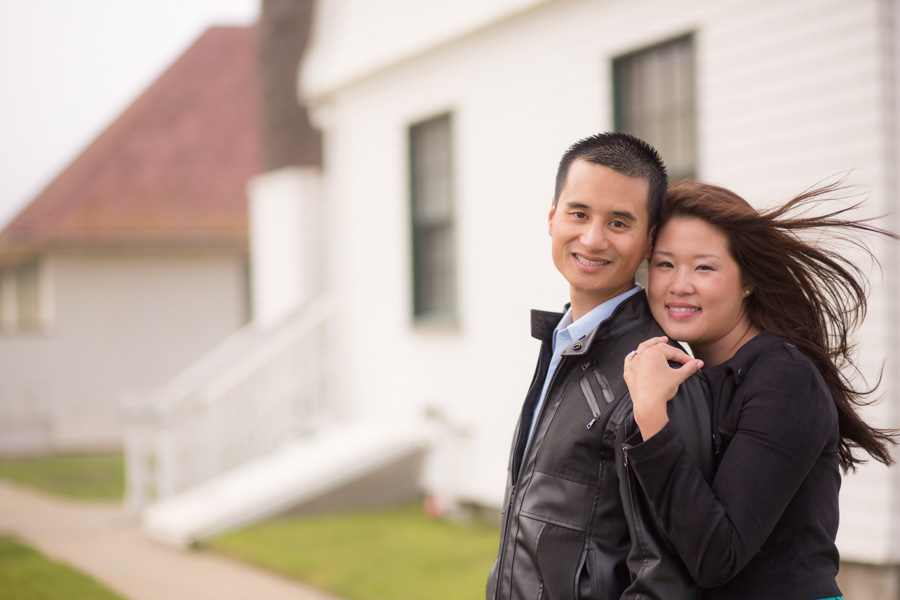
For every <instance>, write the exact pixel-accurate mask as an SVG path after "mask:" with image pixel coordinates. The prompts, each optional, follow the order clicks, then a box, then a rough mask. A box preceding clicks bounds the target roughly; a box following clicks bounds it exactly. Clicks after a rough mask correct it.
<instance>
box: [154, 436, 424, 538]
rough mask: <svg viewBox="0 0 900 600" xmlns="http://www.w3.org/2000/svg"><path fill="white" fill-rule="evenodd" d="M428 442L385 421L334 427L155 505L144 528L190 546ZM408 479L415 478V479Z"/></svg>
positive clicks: (412, 452) (418, 450)
mask: <svg viewBox="0 0 900 600" xmlns="http://www.w3.org/2000/svg"><path fill="white" fill-rule="evenodd" d="M426 441H427V440H426V439H425V435H424V434H423V433H422V429H419V428H414V427H401V426H397V425H392V424H390V423H386V422H385V423H345V424H342V425H340V426H332V427H329V428H327V429H324V430H322V431H319V432H317V433H315V434H311V435H309V436H306V437H304V438H302V439H297V440H294V441H292V442H290V443H288V444H286V445H285V446H284V447H283V448H281V449H280V450H278V451H276V452H274V453H272V454H270V455H267V456H266V457H264V458H262V459H259V460H256V461H254V462H251V463H248V464H246V465H244V466H242V467H239V468H237V469H235V470H233V471H230V472H228V473H226V474H224V475H222V476H220V477H217V478H215V479H213V480H211V481H209V482H206V483H201V484H198V485H196V486H194V487H192V488H190V489H188V490H185V491H184V492H182V493H180V494H177V495H175V496H173V497H171V498H168V499H166V500H163V501H161V502H159V503H157V504H154V505H152V506H150V507H149V508H148V509H146V510H145V511H144V513H143V515H142V522H143V524H144V527H145V529H146V531H147V532H148V533H149V534H150V535H151V536H152V537H154V538H156V539H158V540H161V541H164V542H167V543H170V544H174V545H177V546H182V547H185V546H189V545H191V544H192V543H194V542H196V541H198V540H201V539H203V538H206V537H209V536H211V535H214V534H217V533H220V532H222V531H225V530H228V529H232V528H235V527H240V526H243V525H246V524H249V523H252V522H255V521H258V520H260V519H264V518H267V517H271V516H274V515H277V514H279V513H282V512H284V511H286V510H288V509H290V508H292V507H295V506H298V505H302V504H304V503H307V502H309V501H312V500H315V499H317V498H321V497H322V496H324V495H326V494H328V493H329V492H332V491H334V490H336V489H338V488H341V487H342V486H345V485H347V484H348V483H351V482H353V481H355V480H358V479H360V478H361V477H363V476H365V475H366V474H368V473H371V472H373V471H377V470H379V469H382V468H385V467H388V466H390V465H391V464H394V463H397V462H398V461H401V460H403V459H406V458H409V457H411V456H415V455H418V454H421V453H422V451H423V450H424V448H425V446H426ZM408 475H409V478H410V479H412V480H416V479H417V478H418V473H408Z"/></svg>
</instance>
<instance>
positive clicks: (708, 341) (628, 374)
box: [625, 182, 896, 600]
mask: <svg viewBox="0 0 900 600" xmlns="http://www.w3.org/2000/svg"><path fill="white" fill-rule="evenodd" d="M839 189H840V188H839V187H838V186H837V185H832V186H828V187H825V188H822V189H819V190H814V191H811V192H807V193H805V194H803V195H801V196H799V197H797V198H795V199H793V200H792V201H791V202H789V203H787V204H786V205H784V206H782V207H780V208H777V209H774V210H771V211H768V212H764V213H759V212H757V211H756V210H755V209H754V208H753V207H752V206H750V205H749V204H748V203H747V202H746V201H744V200H743V199H742V198H740V197H739V196H737V195H736V194H734V193H732V192H730V191H728V190H725V189H723V188H720V187H716V186H713V185H708V184H703V183H699V182H683V183H680V184H677V185H675V186H673V188H672V189H670V190H669V193H668V195H667V197H666V200H665V202H664V205H663V214H662V218H661V220H660V222H659V229H658V236H657V239H656V242H655V246H654V249H653V254H652V257H651V259H650V275H649V286H648V295H649V299H650V306H651V309H652V311H653V315H654V317H655V318H656V319H657V321H658V322H659V323H660V325H661V326H662V328H663V330H664V331H665V332H666V333H667V334H668V335H669V336H670V337H672V338H673V339H677V340H679V341H684V342H687V343H688V344H690V346H691V348H692V350H693V352H694V355H695V357H696V358H691V357H690V356H688V355H686V354H684V353H682V352H680V351H679V350H677V349H674V348H672V347H670V346H668V345H666V344H665V341H666V338H655V339H651V340H647V341H646V342H644V343H643V344H641V345H640V346H639V347H638V349H637V351H636V352H633V353H631V355H629V357H628V358H626V360H625V380H626V382H627V384H628V388H629V391H630V392H631V397H632V401H633V404H634V417H635V421H636V422H637V424H638V427H639V428H640V433H639V434H638V435H636V436H634V437H633V438H632V439H630V440H628V443H627V444H626V446H625V449H626V452H627V454H626V456H627V462H628V467H629V468H631V469H633V470H634V473H635V475H636V476H637V478H638V480H639V481H640V484H641V485H642V486H643V487H644V488H645V490H646V492H647V494H648V496H649V498H650V501H651V503H652V504H653V508H654V511H655V512H656V514H657V515H658V517H659V519H660V522H661V524H662V526H663V528H664V529H665V530H666V532H667V534H668V535H669V537H670V539H671V541H672V543H673V544H674V545H675V547H676V549H677V550H678V552H679V554H680V556H681V557H682V559H683V560H684V562H685V564H686V565H687V567H688V569H689V570H690V571H691V574H692V575H693V577H694V579H695V580H696V581H697V582H698V583H699V584H700V585H701V587H703V588H707V589H705V590H704V592H703V598H716V599H719V598H728V599H731V598H754V599H755V598H765V599H766V600H773V599H781V598H784V599H790V600H818V599H823V598H836V597H838V596H840V593H841V592H840V590H839V589H838V586H837V584H836V583H835V575H836V574H837V571H838V562H839V557H838V552H837V548H836V547H835V544H834V539H835V534H836V533H837V527H838V491H839V488H840V482H841V473H840V470H841V468H843V469H844V470H845V471H846V470H848V469H852V468H854V466H855V465H856V464H858V463H859V462H861V459H860V458H859V457H857V456H854V455H853V454H852V452H851V450H852V449H853V448H861V449H862V450H864V451H865V452H866V453H868V454H869V455H870V456H872V457H874V458H875V459H876V460H878V461H880V462H882V463H884V464H891V462H892V460H891V457H890V453H889V450H890V445H891V444H893V443H894V439H893V437H894V433H893V432H890V431H884V430H878V429H875V428H873V427H871V426H869V425H867V424H866V423H865V422H864V421H863V420H862V419H861V418H860V417H859V415H858V414H857V412H856V408H857V406H858V405H860V404H862V403H863V399H864V397H865V396H866V395H867V394H869V393H871V390H860V389H859V388H858V387H857V386H856V384H855V383H854V382H853V381H851V380H850V379H849V378H848V377H847V376H846V375H845V373H844V370H846V369H847V368H849V369H851V370H852V369H853V362H852V360H851V359H852V352H851V350H852V348H851V343H850V342H849V340H848V335H849V334H850V333H851V332H852V331H853V329H854V328H855V327H856V326H857V325H858V324H859V323H860V322H861V321H862V319H863V317H864V316H865V310H866V290H867V281H866V278H865V275H864V274H863V272H862V271H861V270H860V269H859V268H857V267H856V266H854V265H853V263H852V262H851V261H850V260H849V259H848V258H846V257H845V256H844V255H842V254H840V253H839V249H838V248H837V247H834V246H828V247H826V245H825V244H821V240H822V239H824V238H823V236H824V235H825V234H827V233H833V234H836V235H835V236H832V238H837V239H838V240H843V241H845V242H849V243H852V244H854V245H856V246H857V247H858V248H861V249H862V250H864V251H865V252H866V253H867V254H866V255H867V256H869V257H871V253H869V252H868V250H867V249H866V248H865V247H864V246H862V245H861V244H860V243H858V242H855V241H853V238H852V237H851V235H853V234H859V233H866V232H875V233H879V234H883V235H888V236H891V237H896V236H893V235H892V234H890V233H887V232H885V231H883V230H880V229H878V228H876V227H873V226H871V225H869V224H867V222H866V221H864V220H862V221H860V220H857V221H853V220H847V219H845V218H843V216H844V213H845V212H846V210H849V209H843V210H836V211H834V212H832V213H831V214H827V215H824V216H820V217H817V216H812V215H810V213H809V212H808V209H809V208H811V207H812V206H813V205H816V204H819V205H821V202H822V201H823V199H824V195H825V194H828V193H831V192H835V191H837V190H839ZM851 208H853V207H851ZM804 232H809V233H812V234H814V235H816V236H817V239H818V240H819V242H817V243H816V244H812V243H808V242H805V241H803V239H801V237H799V235H798V234H801V233H804ZM670 360H671V361H677V362H680V363H682V366H681V368H671V367H670V366H669V363H668V362H667V361H670ZM701 366H702V367H703V373H702V376H703V377H704V378H705V379H706V380H707V381H708V383H709V386H710V392H711V394H712V397H713V407H714V408H713V412H714V415H713V418H714V423H715V428H714V431H715V432H716V433H715V449H716V458H717V462H718V465H717V470H716V475H715V478H714V480H713V483H712V485H711V486H709V485H707V484H706V483H705V482H704V480H703V478H702V477H701V476H700V474H699V473H698V472H697V471H696V469H694V467H693V466H692V465H691V463H690V460H689V459H688V458H687V456H686V455H685V452H684V450H683V447H684V444H683V442H682V441H681V440H680V438H678V436H677V434H675V433H673V432H672V431H671V430H670V428H668V427H667V426H666V425H667V422H668V418H667V416H666V402H667V401H668V400H669V399H670V398H672V396H673V395H674V393H675V390H676V389H677V388H678V385H679V384H680V383H681V382H682V381H684V380H685V379H686V378H687V377H688V376H690V374H692V373H694V372H696V371H697V370H698V369H699V368H700V367H701Z"/></svg>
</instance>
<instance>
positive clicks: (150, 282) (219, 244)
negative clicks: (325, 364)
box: [0, 27, 261, 453]
mask: <svg viewBox="0 0 900 600" xmlns="http://www.w3.org/2000/svg"><path fill="white" fill-rule="evenodd" d="M253 40H254V32H253V30H252V29H251V28H244V27H229V28H213V29H210V30H208V31H207V32H206V33H205V34H203V35H202V36H201V37H200V38H199V39H198V40H197V41H196V43H195V44H193V45H192V46H191V47H190V48H189V49H188V50H187V51H186V52H185V53H184V55H183V56H181V58H179V59H178V60H177V61H176V62H175V63H174V64H173V65H172V66H171V67H170V68H169V69H168V70H167V71H166V72H165V73H163V74H162V75H161V76H160V77H159V79H158V80H157V81H156V82H155V83H154V84H152V85H151V86H150V87H149V88H148V89H147V90H146V91H145V92H144V93H143V94H142V95H141V96H140V97H139V98H138V99H137V100H135V102H134V103H133V104H132V105H131V106H130V107H129V108H128V109H127V110H125V111H124V112H123V113H122V114H121V115H120V116H119V117H118V118H117V119H116V120H115V121H114V122H113V123H112V124H111V125H110V126H109V128H108V129H107V130H106V131H104V132H103V133H102V134H101V135H100V136H99V137H97V139H96V140H94V141H93V142H92V143H91V144H90V145H89V146H88V147H87V148H86V149H85V150H84V151H83V152H82V153H81V154H80V155H79V156H78V157H76V158H75V160H73V161H72V163H71V164H70V165H69V166H68V167H66V168H65V169H64V170H63V171H62V172H61V173H60V174H59V176H57V177H56V179H54V180H53V181H52V182H51V183H50V184H49V185H48V187H47V188H46V189H44V191H42V192H41V193H40V194H39V195H38V196H37V197H36V198H35V199H34V200H33V201H32V202H31V203H30V204H29V205H28V206H27V207H26V208H25V209H24V210H22V212H21V213H20V214H19V215H18V216H17V217H15V218H14V219H13V220H12V221H11V222H10V223H9V224H8V225H7V227H6V228H5V229H4V230H3V231H2V233H0V379H2V381H3V385H2V391H0V452H4V453H9V452H12V453H24V452H47V451H72V450H97V449H117V448H121V446H122V416H121V413H122V411H121V408H120V403H121V400H122V396H123V394H125V393H127V392H128V390H131V391H146V390H152V389H156V388H158V387H159V386H161V385H163V384H164V383H165V382H166V381H168V380H169V379H171V378H172V377H173V376H174V375H175V374H176V373H178V372H179V371H180V370H182V369H183V368H184V367H185V366H186V365H188V364H190V363H191V362H193V361H194V360H196V359H197V358H198V357H200V356H201V355H203V354H204V353H205V352H207V351H208V350H209V349H210V348H212V347H213V346H214V345H216V344H218V343H219V342H220V341H221V340H222V339H224V338H225V337H226V336H228V335H229V334H230V333H232V332H233V331H234V330H236V329H237V328H238V327H240V326H241V325H242V324H243V323H245V322H246V321H247V318H248V313H249V306H248V296H249V294H248V282H247V279H248V274H247V270H248V269H247V244H248V242H247V239H248V224H247V223H248V218H247V199H246V192H245V186H246V183H247V181H248V179H249V178H250V177H251V176H252V175H254V174H256V173H258V172H259V171H260V167H261V160H260V149H259V133H258V127H257V120H258V90H257V85H256V77H257V70H256V65H257V62H256V60H255V44H254V43H253Z"/></svg>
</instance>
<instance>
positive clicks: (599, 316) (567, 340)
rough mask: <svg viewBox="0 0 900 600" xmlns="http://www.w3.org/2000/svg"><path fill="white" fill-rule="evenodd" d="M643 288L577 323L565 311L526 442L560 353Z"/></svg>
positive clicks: (532, 429)
mask: <svg viewBox="0 0 900 600" xmlns="http://www.w3.org/2000/svg"><path fill="white" fill-rule="evenodd" d="M642 289H643V288H642V287H641V286H640V285H635V286H634V287H633V288H631V289H630V290H628V291H627V292H624V293H622V294H619V295H618V296H616V297H615V298H610V299H609V300H607V301H606V302H604V303H603V304H601V305H599V306H597V307H595V308H594V309H593V310H591V312H589V313H587V314H586V315H584V316H583V317H581V318H580V319H578V320H577V321H574V322H573V321H572V308H571V307H570V308H569V310H567V311H566V314H564V315H563V318H562V320H561V321H560V322H559V324H558V325H557V326H556V329H554V330H553V355H552V356H551V358H550V368H549V369H548V370H547V377H546V378H545V379H544V387H543V389H542V390H541V397H540V398H539V399H538V403H537V406H535V407H534V416H533V417H532V418H531V428H530V429H529V430H528V441H529V442H531V434H532V433H533V432H534V426H535V424H536V423H537V418H538V415H539V414H540V413H541V407H542V406H543V405H544V398H546V397H547V388H548V387H550V381H551V380H552V379H553V374H554V373H556V367H558V366H559V362H560V361H561V360H562V353H563V351H565V349H566V348H568V347H569V346H571V345H572V344H574V343H575V342H576V341H578V340H580V339H581V338H583V337H584V336H586V335H587V334H589V333H590V332H592V331H593V330H594V329H596V328H597V326H598V325H600V323H602V322H603V321H605V320H606V319H608V318H609V317H610V316H611V315H612V314H613V311H615V310H616V308H618V307H619V305H620V304H622V302H624V301H625V300H627V299H628V298H631V297H632V296H634V295H635V294H637V293H638V292H640V291H641V290H642Z"/></svg>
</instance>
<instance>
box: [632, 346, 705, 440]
mask: <svg viewBox="0 0 900 600" xmlns="http://www.w3.org/2000/svg"><path fill="white" fill-rule="evenodd" d="M668 341H669V338H667V337H665V336H660V337H655V338H650V339H649V340H647V341H645V342H643V343H641V345H640V346H638V347H637V350H636V351H634V352H631V353H629V354H628V355H627V356H626V357H625V374H624V375H625V383H626V384H627V385H628V391H629V392H630V393H631V402H632V404H633V405H634V420H635V422H636V423H637V426H638V427H639V428H640V430H641V437H643V438H644V440H647V439H649V438H651V437H653V436H654V435H656V434H657V433H659V431H660V430H661V429H662V428H663V427H665V425H666V423H668V422H669V416H668V414H667V412H666V403H668V401H669V400H671V399H672V398H674V397H675V394H676V392H678V386H680V385H681V384H682V383H683V382H684V381H685V380H686V379H687V378H688V377H690V376H691V375H693V374H694V373H696V372H697V371H699V370H700V368H701V367H702V366H703V361H702V360H699V359H696V358H692V357H691V356H690V355H688V354H687V353H686V352H684V351H683V350H681V349H679V348H676V347H674V346H670V345H669V344H668V343H667V342H668ZM670 361H671V362H677V363H680V364H681V366H679V367H671V366H669V362H670Z"/></svg>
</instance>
